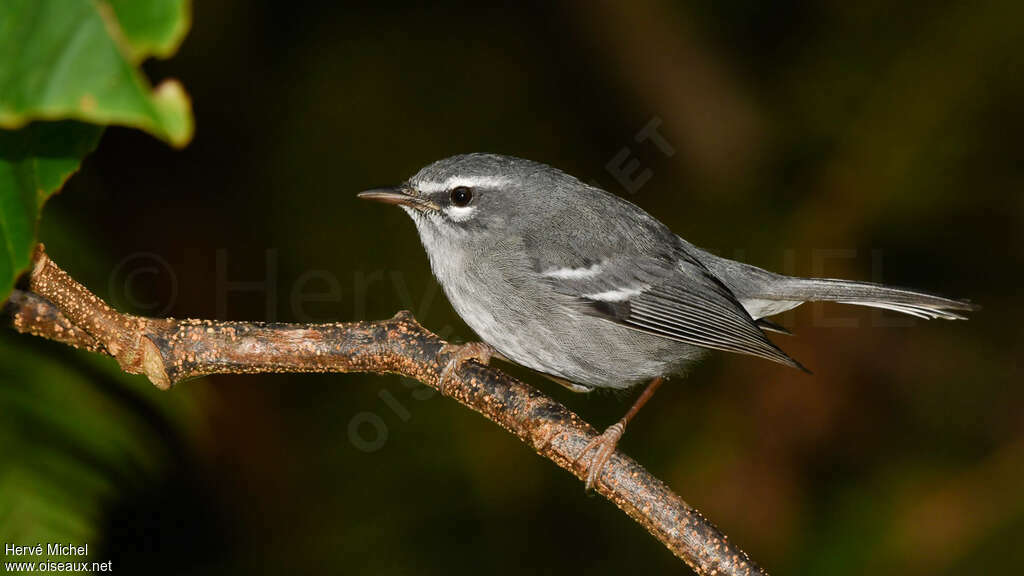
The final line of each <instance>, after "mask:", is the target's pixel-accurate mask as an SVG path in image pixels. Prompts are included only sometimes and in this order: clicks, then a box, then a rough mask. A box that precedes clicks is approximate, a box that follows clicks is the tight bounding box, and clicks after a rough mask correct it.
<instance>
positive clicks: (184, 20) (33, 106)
mask: <svg viewBox="0 0 1024 576" xmlns="http://www.w3.org/2000/svg"><path fill="white" fill-rule="evenodd" d="M189 19H190V15H189V4H188V2H187V0H149V1H142V0H109V1H103V0H3V1H2V2H0V63H2V64H0V128H5V129H8V130H3V131H0V302H2V301H3V300H5V299H6V298H7V295H8V294H9V293H10V290H11V287H12V286H13V285H14V281H15V279H16V278H17V275H18V274H20V273H21V272H23V271H24V270H25V269H26V268H27V267H28V264H29V261H30V256H31V251H32V245H33V243H34V242H35V228H36V223H37V221H38V218H39V211H40V210H41V208H42V205H43V202H44V201H45V200H46V198H48V197H49V196H50V195H51V194H53V193H54V192H56V191H57V190H59V189H60V188H61V186H62V185H63V184H64V182H65V181H66V180H67V179H68V177H69V176H70V175H71V174H72V173H74V171H75V170H77V168H78V165H79V164H80V163H81V160H82V158H84V157H85V155H86V154H88V153H89V152H90V151H91V150H92V149H93V148H95V147H96V143H97V141H98V139H99V136H100V134H101V132H102V128H101V127H100V126H90V125H88V124H96V125H107V124H119V125H123V126H131V127H135V128H140V129H142V130H145V131H147V132H149V133H150V134H153V135H154V136H156V137H158V138H161V139H163V140H165V141H167V142H169V143H170V144H172V145H175V146H184V145H185V144H186V143H188V141H189V140H190V139H191V138H192V130H193V126H192V125H193V121H192V108H191V104H190V103H189V100H188V96H186V94H185V91H184V90H183V89H182V87H181V85H180V84H178V82H176V81H174V80H166V81H164V82H163V83H161V84H160V85H159V86H158V87H157V88H156V89H153V88H152V87H151V86H150V85H149V82H148V81H147V80H146V78H145V76H144V75H143V74H142V73H141V71H140V70H139V69H138V65H139V64H140V63H141V61H142V60H143V59H145V58H147V57H149V56H160V57H166V56H169V55H170V54H172V53H173V52H174V51H175V50H177V48H178V45H179V44H180V43H181V41H182V39H183V38H184V36H185V33H186V32H187V31H188V27H189ZM65 119H73V120H78V121H80V122H56V123H55V122H49V123H47V122H41V121H60V120H65ZM85 123H88V124H85Z"/></svg>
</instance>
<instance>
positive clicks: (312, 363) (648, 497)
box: [5, 248, 764, 575]
mask: <svg viewBox="0 0 1024 576" xmlns="http://www.w3.org/2000/svg"><path fill="white" fill-rule="evenodd" d="M30 285H31V290H32V292H33V293H34V294H29V293H25V292H20V291H15V292H14V294H13V296H12V297H11V298H10V300H9V302H8V303H7V304H6V305H5V311H6V312H7V315H8V316H9V317H10V319H11V325H12V326H13V327H14V328H15V329H16V330H18V331H20V332H25V333H30V334H34V335H37V336H42V337H44V338H49V339H52V340H57V341H60V342H63V343H65V344H69V345H72V346H77V347H80V348H85V349H88V350H92V351H95V352H101V353H106V354H109V355H111V356H113V357H114V358H116V359H117V360H118V362H119V363H120V364H121V367H122V368H123V369H124V370H125V371H127V372H130V373H133V374H146V375H147V376H148V377H149V379H150V380H151V381H152V382H153V383H154V384H155V385H156V386H158V387H160V388H163V389H167V388H170V387H171V386H172V385H174V384H175V383H178V382H181V381H182V380H186V379H189V378H195V377H198V376H206V375H210V374H240V373H260V372H374V373H394V374H401V375H402V376H407V377H409V378H414V379H416V380H418V381H420V382H422V383H424V384H426V385H428V386H431V387H433V388H435V389H438V388H439V381H440V376H441V374H442V372H443V370H444V368H445V366H446V365H447V363H448V361H449V360H450V356H451V354H453V352H452V351H451V349H450V348H445V342H444V341H443V340H441V339H440V338H438V337H437V336H436V335H434V334H433V333H431V332H429V331H428V330H426V329H425V328H423V327H422V326H420V325H419V324H418V323H417V322H416V320H415V319H414V318H413V317H412V315H411V314H409V313H408V312H399V313H398V314H397V315H395V317H393V318H391V319H389V320H383V321H379V322H351V323H338V324H310V325H299V324H267V323H260V322H214V321H209V320H174V319H153V318H140V317H136V316H130V315H127V314H120V313H118V312H116V311H115V310H113V309H111V308H110V307H109V306H107V305H106V304H105V303H104V302H103V301H101V300H100V299H99V298H97V297H96V296H95V295H93V294H92V293H91V292H89V291H88V290H87V289H86V288H85V287H84V286H82V285H80V284H78V283H77V282H75V281H74V280H73V279H72V278H71V277H70V276H68V275H67V274H66V273H65V272H64V271H63V270H61V269H60V268H58V267H57V266H56V265H55V264H54V263H53V262H52V261H50V259H49V258H47V257H46V255H45V254H44V253H43V251H42V249H41V248H40V250H38V251H37V255H36V265H35V268H34V270H33V272H32V276H31V279H30ZM444 391H445V392H446V393H447V395H449V396H451V397H453V398H454V399H456V400H457V401H458V402H460V403H461V404H463V405H465V406H468V407H469V408H472V409H473V410H475V411H477V412H479V413H480V414H482V415H483V416H485V417H486V418H488V419H489V420H491V421H493V422H495V423H497V424H498V425H500V426H501V427H502V428H505V429H506V430H508V431H509V432H511V433H513V434H515V435H516V436H517V437H519V439H521V440H522V441H523V442H525V443H526V444H527V445H529V446H530V447H531V448H533V450H534V451H536V452H537V453H538V454H540V455H541V456H543V457H545V458H548V459H549V460H551V461H552V462H554V463H555V464H557V465H558V466H560V467H561V468H563V469H565V470H567V471H569V472H570V473H572V474H573V475H575V476H576V477H578V478H580V479H581V480H583V479H585V478H586V472H587V471H586V469H585V468H584V467H583V466H581V465H577V464H575V460H576V457H577V456H578V455H579V454H580V452H581V451H582V450H583V448H584V447H585V446H586V445H587V443H588V442H590V440H592V439H593V438H594V437H595V436H596V434H597V432H596V431H595V430H594V429H593V428H592V427H591V426H590V425H589V424H587V423H586V422H584V421H583V420H581V419H580V418H579V417H578V416H576V415H575V414H574V413H572V412H570V411H569V410H568V409H567V408H566V407H565V406H563V405H561V404H559V403H558V402H555V401H554V400H552V399H551V398H549V397H547V396H546V395H544V394H543V393H541V392H540V391H538V390H537V389H535V388H533V387H531V386H528V385H527V384H524V383H522V382H520V381H518V380H516V379H514V378H511V377H509V376H507V375H505V374H504V373H502V372H500V371H498V370H495V369H493V368H488V367H486V366H481V365H479V364H477V363H475V362H466V363H465V364H462V366H461V368H460V369H459V370H458V371H457V372H456V373H455V375H454V377H453V378H452V379H451V381H449V382H447V383H446V386H445V387H444ZM583 461H585V460H581V462H583ZM596 491H597V492H598V493H600V494H601V495H603V496H605V497H606V498H608V499H609V500H611V501H612V502H613V503H614V504H615V505H616V506H618V507H619V508H621V509H622V510H623V511H624V512H626V513H627V514H628V515H629V516H630V517H632V518H633V519H634V520H636V521H637V522H639V523H640V524H641V525H643V526H644V527H645V528H646V529H647V530H648V531H649V532H650V533H651V534H653V535H654V536H655V537H656V538H658V540H660V541H661V542H662V543H663V544H665V546H667V547H668V548H669V550H671V551H672V552H673V553H674V554H675V555H676V556H678V557H680V558H682V559H683V560H684V561H685V562H686V563H687V564H689V565H690V566H691V567H692V568H693V569H694V570H695V571H696V572H697V573H698V574H730V575H739V574H764V572H763V570H761V568H759V567H758V566H757V565H756V564H755V563H754V562H753V561H752V560H750V558H749V557H747V555H746V553H744V552H743V551H742V550H740V549H739V548H738V547H737V546H735V545H733V544H732V543H731V542H729V540H728V539H727V538H726V536H725V535H724V534H722V533H721V532H720V531H719V530H718V529H717V528H716V527H715V526H714V525H713V524H712V523H711V522H710V521H708V520H707V519H706V518H705V517H704V516H703V515H701V514H700V512H698V511H697V510H695V509H694V508H691V507H690V506H689V505H688V504H687V503H686V502H684V501H683V500H682V498H680V497H679V496H677V495H676V494H674V493H673V492H672V491H671V490H670V489H669V488H668V486H666V485H665V484H664V483H663V482H661V481H660V480H658V479H657V478H655V477H654V476H652V475H651V474H650V473H648V472H647V471H646V470H644V469H643V467H641V466H640V465H639V464H637V463H636V462H635V461H633V460H632V459H631V458H629V457H628V456H626V455H624V454H622V453H621V452H616V453H615V454H614V455H613V456H612V458H611V460H609V462H608V465H607V466H605V467H604V469H603V473H602V474H601V477H600V478H599V480H598V483H597V487H596Z"/></svg>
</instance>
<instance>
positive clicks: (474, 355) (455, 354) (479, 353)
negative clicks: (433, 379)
mask: <svg viewBox="0 0 1024 576" xmlns="http://www.w3.org/2000/svg"><path fill="white" fill-rule="evenodd" d="M444 354H448V355H449V356H450V358H449V359H448V363H447V364H445V367H444V370H442V371H441V379H440V380H438V383H437V388H438V390H440V392H441V394H442V395H444V396H447V395H448V393H447V387H448V382H449V380H450V379H451V378H453V377H454V376H455V373H456V372H458V371H459V368H462V365H463V364H464V363H466V362H468V361H469V360H476V361H477V362H479V363H480V364H483V365H484V366H487V365H488V364H489V363H490V362H491V357H493V356H497V355H498V353H497V351H495V350H494V348H491V347H490V346H489V345H487V344H484V343H483V342H469V343H467V344H445V345H444V346H443V347H442V348H441V350H440V351H439V352H438V355H439V356H441V355H444Z"/></svg>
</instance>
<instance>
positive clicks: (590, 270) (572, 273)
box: [541, 263, 601, 280]
mask: <svg viewBox="0 0 1024 576" xmlns="http://www.w3.org/2000/svg"><path fill="white" fill-rule="evenodd" d="M600 273H601V264H599V263H598V264H593V265H591V266H588V267H586V268H552V269H550V270H545V271H544V272H541V276H547V277H548V278H558V279H560V280H578V279H580V278H590V277H591V276H597V275H598V274H600Z"/></svg>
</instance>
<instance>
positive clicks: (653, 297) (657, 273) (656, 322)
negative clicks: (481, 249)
mask: <svg viewBox="0 0 1024 576" xmlns="http://www.w3.org/2000/svg"><path fill="white" fill-rule="evenodd" d="M574 260H577V261H575V262H574V265H572V266H551V265H550V262H549V263H548V264H547V266H546V267H545V266H542V267H541V268H540V269H539V270H538V272H539V273H540V274H541V276H542V278H543V279H544V280H545V281H546V282H548V283H549V284H550V285H551V286H552V287H553V289H555V290H556V291H558V292H560V293H562V294H566V295H569V296H572V297H573V298H575V299H576V301H578V302H579V303H580V304H581V309H582V310H583V311H584V312H585V313H589V314H592V315H595V316H598V317H601V318H605V319H607V320H610V321H613V322H616V323H618V324H620V325H622V326H626V327H629V328H632V329H634V330H640V331H642V332H646V333H649V334H655V335H657V336H661V337H663V338H669V339H672V340H677V341H680V342H685V343H687V344H692V345H695V346H701V347H704V348H714V349H717V350H725V351H728V352H739V353H743V354H751V355H753V356H760V357H762V358H767V359H769V360H773V361H775V362H779V363H782V364H786V365H788V366H793V367H795V368H799V369H801V370H805V371H806V368H804V367H803V366H802V365H800V363H799V362H797V361H796V360H793V359H792V358H790V357H789V356H787V355H786V353H785V352H783V351H782V350H780V349H779V348H778V347H777V346H775V344H773V343H772V342H771V341H770V340H768V338H767V337H766V336H765V334H764V332H762V331H761V329H760V328H759V327H758V326H757V324H756V323H755V321H754V320H753V319H752V318H751V317H750V315H749V314H747V312H746V310H745V309H744V308H743V306H742V305H741V304H740V303H739V302H738V301H737V300H736V297H735V296H734V295H733V293H732V292H731V291H730V290H729V288H728V287H726V286H725V285H724V284H723V283H722V282H721V281H720V280H719V279H718V278H716V277H715V276H714V275H713V274H712V273H711V272H710V271H709V270H708V269H707V268H706V267H705V266H704V265H703V264H702V263H701V262H700V261H698V260H696V259H695V258H693V257H692V256H690V255H689V254H687V253H686V252H685V251H683V250H671V251H666V252H664V253H662V254H657V255H653V254H645V255H638V254H632V255H631V256H629V257H623V256H618V257H610V258H605V259H602V260H599V261H593V262H591V261H579V260H578V259H574Z"/></svg>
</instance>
